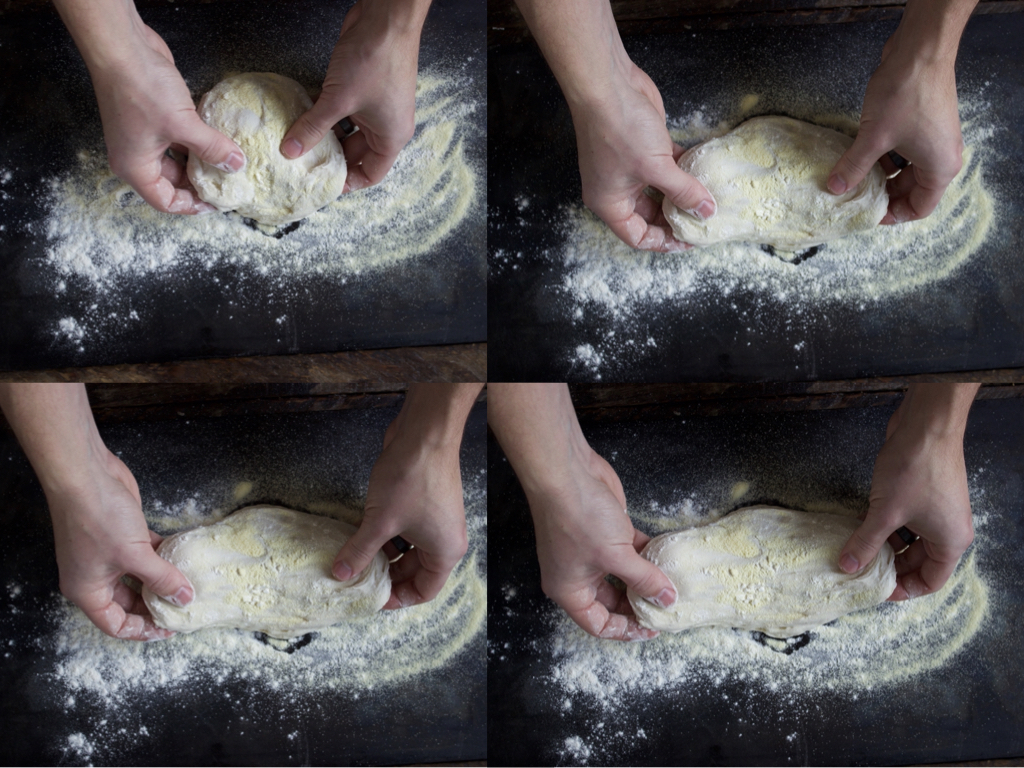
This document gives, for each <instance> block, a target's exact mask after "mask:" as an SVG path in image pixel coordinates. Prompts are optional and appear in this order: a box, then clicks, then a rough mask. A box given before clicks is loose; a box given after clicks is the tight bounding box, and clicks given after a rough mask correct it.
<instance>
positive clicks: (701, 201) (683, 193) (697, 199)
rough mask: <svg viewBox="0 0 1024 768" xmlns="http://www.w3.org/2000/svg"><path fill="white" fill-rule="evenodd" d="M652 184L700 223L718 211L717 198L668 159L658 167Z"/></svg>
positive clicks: (651, 181)
mask: <svg viewBox="0 0 1024 768" xmlns="http://www.w3.org/2000/svg"><path fill="white" fill-rule="evenodd" d="M650 184H651V186H652V187H655V188H656V189H660V190H661V191H662V192H664V193H665V197H667V198H668V199H669V200H671V201H672V204H673V205H674V206H675V207H676V208H678V209H679V210H681V211H683V212H684V213H688V214H690V215H691V216H693V217H695V218H697V219H699V220H700V221H706V220H707V219H710V218H711V217H712V216H714V215H715V212H716V211H717V210H718V204H717V203H716V202H715V198H714V197H713V196H712V195H711V193H710V192H708V190H707V189H706V188H705V187H704V185H703V184H701V183H700V182H699V181H697V179H695V178H694V177H693V176H691V175H690V174H688V173H687V172H686V171H684V170H683V169H682V168H680V167H679V166H678V165H676V164H675V163H673V162H670V161H669V159H668V158H664V161H663V162H662V163H661V164H660V165H659V166H658V168H657V171H656V172H655V173H654V174H653V177H652V178H651V180H650Z"/></svg>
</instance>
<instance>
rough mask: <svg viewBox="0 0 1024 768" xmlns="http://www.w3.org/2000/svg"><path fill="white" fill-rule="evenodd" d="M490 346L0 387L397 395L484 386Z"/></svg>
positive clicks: (177, 366)
mask: <svg viewBox="0 0 1024 768" xmlns="http://www.w3.org/2000/svg"><path fill="white" fill-rule="evenodd" d="M486 380H487V345H486V344H453V345H449V346H436V347H398V348H395V349H373V350H358V351H354V352H334V353H330V354H318V355H279V356H274V357H233V358H224V359H217V360H184V361H180V362H174V363H144V364H127V365H111V366H95V367H91V368H61V369H53V370H44V371H11V372H5V373H0V382H42V381H54V382H60V381H64V382H69V381H70V382H93V383H220V384H232V383H236V384H251V383H254V382H259V383H301V382H305V383H332V384H335V385H341V384H344V385H345V386H346V388H347V389H346V391H349V392H366V391H372V390H375V389H382V388H383V389H394V388H396V387H404V386H406V385H407V384H410V383H412V382H430V381H433V382H452V383H457V382H484V381H486Z"/></svg>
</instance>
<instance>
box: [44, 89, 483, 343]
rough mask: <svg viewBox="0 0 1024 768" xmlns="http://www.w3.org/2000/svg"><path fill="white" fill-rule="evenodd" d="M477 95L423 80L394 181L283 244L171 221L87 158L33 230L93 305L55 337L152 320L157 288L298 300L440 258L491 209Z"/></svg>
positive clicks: (211, 223)
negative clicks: (201, 285)
mask: <svg viewBox="0 0 1024 768" xmlns="http://www.w3.org/2000/svg"><path fill="white" fill-rule="evenodd" d="M470 86H471V80H470V78H469V77H468V76H465V75H461V74H449V73H446V72H427V73H423V74H421V77H420V79H419V82H418V84H417V89H416V135H415V137H414V138H413V140H412V141H411V142H410V143H409V144H408V145H407V146H406V147H405V149H403V150H402V152H401V153H400V154H399V156H398V159H397V160H396V161H395V164H394V167H393V168H392V169H391V171H390V173H389V174H388V175H387V177H386V178H385V179H384V181H383V182H382V183H380V184H378V185H377V186H375V187H371V188H369V189H365V190H360V191H358V192H354V193H351V194H347V195H343V196H342V197H341V198H340V199H339V200H337V201H335V202H333V203H331V204H330V205H328V206H327V207H325V208H323V209H321V210H320V211H317V212H316V213H314V214H312V215H311V216H309V217H308V218H307V219H305V220H303V221H302V222H299V223H298V225H297V227H296V228H295V229H294V231H289V230H288V228H284V229H282V231H283V232H285V234H284V235H283V236H282V237H280V238H277V237H273V236H271V234H270V233H272V232H273V231H274V229H273V228H269V229H268V230H267V231H263V230H260V229H256V228H253V227H251V226H249V225H247V223H246V222H245V221H244V220H243V219H242V218H241V217H240V216H238V215H237V214H234V213H231V214H216V213H214V214H206V215H202V216H173V215H169V214H163V213H160V212H158V211H156V210H154V209H153V208H151V207H150V206H148V205H147V204H146V203H145V202H143V201H142V200H141V198H139V197H138V196H137V195H136V194H135V193H134V192H133V191H132V189H131V188H130V187H129V186H128V185H127V184H124V183H123V182H121V181H120V180H119V179H117V178H116V177H115V176H114V175H113V174H112V173H111V171H110V168H109V166H108V165H107V160H106V155H105V153H104V152H102V151H87V150H83V151H81V152H80V153H79V155H78V161H79V162H78V167H77V168H76V169H74V170H73V171H71V172H69V173H68V174H66V175H64V176H62V177H60V178H54V179H50V180H49V181H48V182H47V184H46V191H45V195H46V200H45V208H46V210H47V215H46V218H45V219H44V220H42V221H39V222H35V223H32V224H30V225H29V230H30V233H31V234H32V235H33V236H35V237H37V238H40V239H43V240H45V242H46V259H47V263H48V265H49V268H50V276H49V280H50V285H51V288H52V291H53V292H54V294H56V295H58V296H63V295H71V293H72V291H71V289H72V288H74V289H75V290H74V294H75V295H78V294H79V292H84V295H86V296H91V297H92V301H91V302H90V301H88V300H87V302H86V304H85V306H84V307H82V308H71V309H72V312H71V313H69V314H68V316H66V317H64V318H61V319H60V320H59V321H58V322H57V324H56V326H55V327H54V328H53V329H52V336H53V338H54V339H55V341H56V342H57V343H60V344H64V345H67V346H69V347H70V348H72V349H75V350H77V351H84V349H85V347H86V345H87V344H89V343H90V342H94V341H101V340H102V337H103V336H104V335H106V334H109V333H110V332H112V331H123V329H124V327H125V326H129V327H130V326H131V325H133V324H137V323H138V322H139V320H140V315H141V316H143V317H146V316H147V315H149V314H151V312H152V309H151V308H150V307H148V306H147V304H146V295H147V294H146V292H145V289H146V288H149V287H150V286H152V283H153V281H158V282H166V283H168V284H172V285H173V281H174V280H175V279H177V280H178V281H180V280H181V279H182V278H184V279H187V280H190V281H194V280H198V281H204V282H206V281H209V282H212V283H213V284H215V285H218V286H221V288H222V290H223V291H224V293H225V302H227V303H228V305H229V306H230V305H231V302H232V300H233V298H237V293H236V292H237V291H238V289H239V287H240V285H243V284H244V283H245V282H246V281H259V282H260V284H261V285H262V284H266V287H265V288H263V289H262V291H261V294H260V295H261V296H265V295H267V294H268V293H269V294H270V295H274V294H277V295H282V294H288V293H289V292H292V293H295V292H297V291H299V290H300V289H299V288H297V287H296V284H295V281H296V280H297V279H298V278H300V277H309V276H314V277H317V278H318V279H321V280H333V281H337V282H340V283H345V282H347V281H348V280H351V279H353V278H355V277H357V276H359V275H365V274H367V273H382V274H383V271H384V270H387V269H388V268H389V267H393V266H394V265H396V264H399V263H401V262H403V261H405V260H407V259H410V258H414V257H416V256H420V255H422V254H426V253H429V252H432V251H436V250H437V247H438V245H439V244H440V243H442V242H443V241H444V240H445V239H446V238H447V237H449V236H450V235H451V234H452V233H453V232H454V231H455V230H456V228H457V227H458V226H459V225H460V223H462V222H463V221H464V220H466V218H467V217H469V216H471V215H473V214H474V212H479V211H480V210H481V209H482V206H483V202H482V201H483V194H482V181H481V180H482V172H481V169H478V168H476V167H475V166H474V162H473V161H471V159H470V158H469V156H468V154H467V142H468V141H469V139H470V138H471V137H472V136H473V135H474V133H475V132H478V131H479V130H480V128H479V127H478V125H477V123H479V119H478V117H476V114H477V113H478V111H479V110H480V109H481V108H482V105H481V104H479V103H477V102H476V101H474V100H472V99H470V98H468V97H467V94H468V93H470V92H471V87H470ZM292 226H295V225H292ZM223 268H229V269H231V270H232V271H231V273H230V275H231V276H230V280H231V284H227V282H226V281H227V279H228V278H227V277H225V276H224V272H223ZM215 270H220V271H215Z"/></svg>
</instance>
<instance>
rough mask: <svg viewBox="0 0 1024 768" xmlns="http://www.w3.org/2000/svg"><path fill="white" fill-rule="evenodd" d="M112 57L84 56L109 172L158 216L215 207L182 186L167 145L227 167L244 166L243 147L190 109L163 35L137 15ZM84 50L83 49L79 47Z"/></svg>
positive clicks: (180, 167)
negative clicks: (101, 60)
mask: <svg viewBox="0 0 1024 768" xmlns="http://www.w3.org/2000/svg"><path fill="white" fill-rule="evenodd" d="M132 29H133V32H132V34H131V36H130V37H129V39H127V40H123V41H121V42H122V44H123V46H124V55H123V57H122V58H119V59H118V60H117V61H111V62H104V63H102V64H101V63H98V62H96V61H95V60H93V61H92V62H90V61H89V57H87V63H89V64H90V67H89V70H90V73H91V75H92V82H93V88H94V89H95V91H96V100H97V102H98V104H99V109H100V118H101V119H102V121H103V137H104V139H105V140H106V144H107V155H108V158H109V161H110V168H111V170H112V171H113V172H114V173H115V174H116V175H117V176H118V178H120V179H122V180H123V181H125V182H127V183H128V184H130V185H131V186H132V188H133V189H134V190H135V191H136V192H137V193H138V194H139V196H140V197H141V198H142V199H143V200H145V201H146V202H147V203H149V204H150V205H151V206H153V207H154V208H156V209H157V210H159V211H163V212H165V213H183V214H196V213H208V212H212V211H215V210H216V208H214V207H213V206H212V205H209V204H208V203H204V202H203V201H202V200H200V199H199V197H198V195H196V193H195V191H194V190H193V189H192V187H191V185H190V184H189V181H188V177H187V176H186V174H185V168H184V166H183V165H182V164H181V163H179V162H177V161H176V160H174V159H173V158H171V157H170V156H168V155H167V150H168V149H175V150H177V151H180V152H194V153H195V154H197V155H198V156H199V157H200V158H201V159H202V160H204V161H206V162H207V163H210V164H211V165H213V166H216V167H217V168H220V169H221V170H223V171H227V172H237V171H240V170H241V169H242V168H244V167H245V156H244V155H243V153H242V150H241V149H239V147H238V146H237V145H236V144H235V143H234V142H233V141H232V140H231V139H229V138H228V137H227V136H224V135H223V134H222V133H220V132H219V131H217V130H215V129H213V128H211V127H210V126H208V125H207V124H206V123H204V122H203V121H202V118H200V117H199V115H198V113H197V112H196V108H195V105H194V104H193V103H192V97H191V95H190V94H189V91H188V86H186V85H185V81H184V80H183V79H182V77H181V74H180V73H179V72H178V70H177V68H176V67H175V66H174V57H173V56H172V55H171V51H170V49H169V48H168V47H167V45H166V43H164V41H163V39H161V37H160V36H159V35H158V34H157V33H156V32H154V31H153V30H152V29H150V28H149V27H148V26H146V25H145V24H144V23H143V22H142V20H141V19H138V18H137V16H136V23H135V24H134V25H133V27H132ZM83 55H86V49H83Z"/></svg>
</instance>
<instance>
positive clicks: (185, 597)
mask: <svg viewBox="0 0 1024 768" xmlns="http://www.w3.org/2000/svg"><path fill="white" fill-rule="evenodd" d="M194 597H195V593H193V592H192V587H182V588H181V589H179V590H178V591H177V592H175V593H174V594H173V595H168V596H167V602H169V603H170V604H171V605H176V606H178V607H179V608H184V607H185V606H186V605H188V604H189V603H191V602H192V600H193V598H194Z"/></svg>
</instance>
